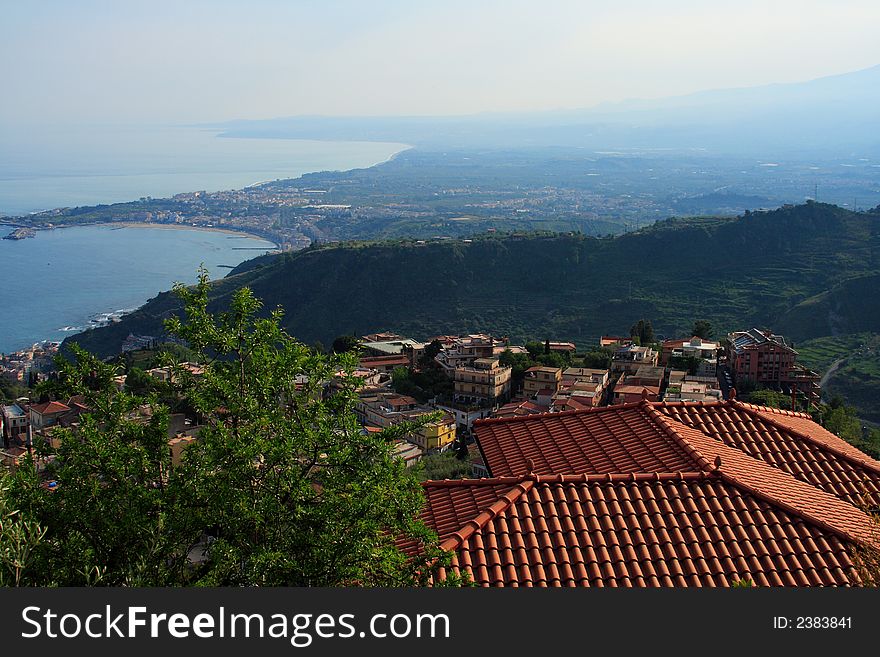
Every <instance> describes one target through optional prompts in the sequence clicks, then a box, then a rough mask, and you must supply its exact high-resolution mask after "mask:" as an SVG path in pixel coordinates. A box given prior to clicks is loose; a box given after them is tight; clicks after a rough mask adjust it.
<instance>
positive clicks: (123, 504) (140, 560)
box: [12, 272, 444, 586]
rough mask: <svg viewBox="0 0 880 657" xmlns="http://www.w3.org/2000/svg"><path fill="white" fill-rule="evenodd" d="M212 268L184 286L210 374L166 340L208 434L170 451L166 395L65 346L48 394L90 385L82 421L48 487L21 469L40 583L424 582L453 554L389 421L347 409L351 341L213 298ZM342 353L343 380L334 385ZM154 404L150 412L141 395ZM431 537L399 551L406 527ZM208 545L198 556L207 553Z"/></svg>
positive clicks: (179, 322)
mask: <svg viewBox="0 0 880 657" xmlns="http://www.w3.org/2000/svg"><path fill="white" fill-rule="evenodd" d="M209 288H210V285H209V282H208V280H207V275H206V274H205V273H204V272H202V273H201V275H200V279H199V283H198V285H197V286H195V287H194V288H193V289H187V288H184V287H182V286H177V288H176V291H177V293H178V294H179V295H180V296H181V298H182V299H183V301H184V306H185V312H186V318H185V319H180V318H172V319H170V320H168V322H167V323H166V328H167V330H168V331H169V332H170V333H171V334H172V335H175V336H176V337H178V338H180V339H182V340H186V342H187V343H188V344H189V346H190V348H191V349H192V351H193V352H194V353H195V354H196V357H197V360H198V361H199V362H200V363H202V364H203V373H202V374H201V375H200V376H193V375H192V374H191V373H190V372H189V371H188V370H187V369H185V368H183V367H181V366H180V364H179V363H178V362H175V361H174V360H173V357H172V356H170V355H169V357H168V361H167V363H166V366H169V367H172V368H173V369H174V377H173V380H174V383H173V387H174V388H175V390H176V393H177V394H178V395H180V396H184V397H186V398H187V401H188V403H189V404H190V405H191V406H192V408H193V409H194V410H195V411H196V412H197V413H198V416H199V417H201V418H203V426H202V427H201V431H200V434H199V439H198V440H197V441H194V442H193V443H190V444H189V446H188V447H186V449H185V450H184V451H183V453H182V459H181V462H180V463H179V464H172V461H171V455H170V450H169V448H168V442H167V440H168V432H167V429H168V409H167V408H165V407H164V406H162V405H161V404H160V403H158V400H157V399H156V398H155V397H148V398H142V397H138V396H135V395H132V394H130V393H128V392H119V391H117V390H116V388H115V386H114V385H113V382H112V379H113V376H114V375H115V373H116V371H115V368H114V367H112V366H110V365H107V364H105V363H102V362H101V361H98V360H97V359H95V358H93V357H92V356H90V355H89V354H87V353H85V352H84V351H81V350H78V349H74V355H75V361H74V362H59V368H60V375H59V377H58V381H57V382H56V383H55V384H54V385H55V388H54V392H55V394H60V393H63V394H83V395H84V396H85V397H86V403H87V406H88V407H89V409H90V412H89V413H86V414H84V415H83V416H81V426H80V427H79V429H78V430H77V431H76V432H75V433H74V432H73V431H71V430H66V431H62V432H60V433H59V435H60V437H61V439H62V440H61V445H60V447H58V448H57V449H56V450H53V449H51V448H50V447H49V446H47V445H43V446H41V447H40V450H39V451H40V454H41V455H48V454H50V453H51V454H52V455H53V456H54V457H55V463H56V465H55V466H54V470H53V472H52V474H53V476H54V477H55V479H56V481H57V483H58V485H57V486H56V487H55V488H54V489H53V490H51V491H50V490H47V489H46V488H45V487H43V486H42V485H41V480H40V477H38V475H37V473H36V471H35V468H33V467H27V466H25V467H22V468H19V470H18V471H17V472H16V475H15V482H14V486H13V490H12V493H14V499H15V500H16V501H17V503H19V504H20V506H19V508H21V510H22V512H23V513H25V514H26V515H27V516H28V517H29V518H33V519H35V520H36V521H38V522H39V523H40V526H42V527H45V528H46V536H45V539H44V540H43V541H41V543H40V545H39V549H38V550H37V553H36V559H37V566H38V567H37V568H35V569H34V570H35V571H36V572H39V573H42V579H41V580H39V581H38V582H37V583H50V581H49V579H48V578H50V577H51V578H52V579H51V583H57V584H62V585H81V584H94V583H100V584H111V585H128V586H152V585H180V584H200V585H231V586H256V585H259V586H271V585H294V586H334V585H367V586H375V585H382V586H396V585H403V584H408V583H413V582H419V581H423V580H424V577H425V576H426V574H427V573H429V572H430V568H429V567H428V564H430V563H436V561H435V560H436V559H438V558H440V559H442V558H444V555H443V554H441V553H440V552H439V550H438V549H437V547H436V537H435V536H433V535H432V534H431V533H430V532H429V531H428V530H427V528H426V527H425V526H424V525H423V524H422V523H421V522H419V521H418V520H417V518H418V513H419V510H420V506H421V503H422V491H421V488H420V486H419V485H418V484H417V482H416V481H415V479H414V478H413V477H412V476H411V474H410V473H409V472H407V470H406V468H405V465H404V463H403V462H402V461H401V460H400V459H397V458H395V457H394V455H393V451H392V444H391V441H390V440H388V439H389V438H392V437H396V436H398V435H401V436H402V435H404V434H406V433H408V432H409V431H411V430H412V426H411V425H400V426H397V427H394V428H393V429H391V430H387V431H386V432H384V433H383V434H379V435H376V434H373V433H368V432H364V431H362V429H361V427H360V426H359V424H358V422H357V419H356V416H355V414H354V412H353V409H354V404H355V400H356V393H355V388H356V380H355V379H354V377H353V376H351V372H352V371H353V369H354V366H355V358H354V356H353V355H350V354H348V355H339V356H334V357H326V356H323V355H321V354H318V353H316V352H315V351H314V350H312V349H310V348H309V347H307V346H305V345H303V344H301V343H299V342H297V341H296V340H294V339H292V338H291V337H290V336H289V335H287V334H286V333H285V332H284V331H283V329H282V328H281V319H282V313H281V311H280V309H279V310H275V311H273V312H272V313H271V314H270V315H269V316H268V317H266V318H258V316H257V315H258V312H259V310H260V305H261V304H260V302H259V301H258V300H257V299H256V298H255V297H254V296H253V294H252V293H251V291H250V290H249V289H247V288H244V289H241V290H238V291H237V292H236V293H235V294H234V295H233V297H232V299H231V302H230V306H229V309H228V310H227V311H225V312H221V313H218V314H216V315H214V314H211V313H209V312H208V310H207V305H208V291H209ZM340 370H343V371H345V372H346V373H347V376H345V377H343V384H342V386H341V387H340V388H339V389H336V388H334V389H332V390H331V389H329V388H326V387H325V382H328V381H330V380H331V379H333V378H334V377H335V375H336V374H337V373H338V372H339V371H340ZM147 407H149V408H151V409H152V412H151V413H150V414H148V416H147V417H145V416H144V409H145V408H147ZM398 537H406V538H412V539H416V540H417V541H418V542H419V543H420V544H421V545H422V546H423V547H424V549H423V551H422V553H421V554H420V555H418V556H417V557H416V558H410V555H407V554H404V553H403V552H402V551H401V550H400V549H399V548H398V547H397V545H396V542H395V541H396V538H398ZM202 555H203V556H202Z"/></svg>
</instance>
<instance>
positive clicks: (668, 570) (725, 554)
mask: <svg viewBox="0 0 880 657" xmlns="http://www.w3.org/2000/svg"><path fill="white" fill-rule="evenodd" d="M475 429H476V432H477V436H478V439H479V441H480V445H481V452H482V454H483V455H484V458H485V460H486V465H487V466H488V467H489V469H490V472H491V474H492V475H493V477H494V478H489V479H481V480H465V481H443V482H426V483H425V484H424V486H425V493H426V496H427V500H428V505H427V508H426V510H425V512H424V513H423V516H422V517H423V519H424V520H425V521H426V522H427V523H428V524H429V525H430V526H431V527H433V528H434V529H435V530H436V531H437V533H438V535H439V537H440V539H441V542H442V546H443V547H444V548H445V549H447V550H450V551H451V552H452V553H453V555H454V558H453V563H452V568H453V570H455V571H457V572H461V571H466V572H467V573H468V574H469V576H470V577H471V578H473V580H474V581H475V582H476V583H477V584H479V585H481V586H730V585H732V584H734V583H735V582H736V581H737V580H740V579H748V580H751V581H753V582H754V583H755V584H756V585H758V586H817V585H849V584H858V583H859V576H858V573H857V571H856V569H855V568H854V567H853V562H852V550H853V548H854V547H855V546H863V547H864V546H872V547H873V548H875V549H876V548H880V531H878V526H877V525H876V523H874V522H872V520H871V519H870V518H869V517H868V516H867V515H866V514H865V513H864V512H863V511H861V510H859V509H858V508H856V506H854V504H859V503H861V502H863V498H862V497H861V496H860V494H859V491H861V490H868V491H876V490H880V484H878V481H880V476H878V475H880V463H878V462H876V461H873V460H872V459H870V458H868V457H867V456H865V455H863V454H861V453H860V452H858V451H857V450H854V448H852V447H850V446H849V445H847V444H846V443H844V442H843V441H842V440H841V439H840V438H837V437H836V436H834V435H833V434H830V433H829V432H827V431H826V430H824V429H822V428H821V427H819V426H818V425H816V424H815V423H814V422H812V420H811V419H810V418H809V416H807V415H804V414H798V413H790V412H786V411H776V410H773V409H767V408H763V407H756V406H750V405H747V404H742V403H739V402H736V401H729V402H717V403H705V404H704V403H690V404H689V403H681V402H679V403H673V404H662V403H650V402H647V401H642V402H639V403H635V404H624V405H621V406H615V407H608V408H597V409H589V410H581V411H569V412H562V413H551V414H542V415H535V416H526V417H518V418H503V419H492V420H481V421H478V422H476V423H475ZM860 486H861V487H864V488H859V487H860ZM872 486H873V488H871V487H872ZM875 504H876V502H875ZM443 576H445V572H443V571H441V572H440V573H439V577H443Z"/></svg>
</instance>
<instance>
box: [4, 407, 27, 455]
mask: <svg viewBox="0 0 880 657" xmlns="http://www.w3.org/2000/svg"><path fill="white" fill-rule="evenodd" d="M27 432H28V416H27V413H25V412H24V411H23V410H22V409H21V406H19V405H18V404H10V405H8V406H0V434H2V436H0V437H2V439H3V446H4V447H9V446H11V445H16V444H18V445H21V444H24V443H25V442H26V441H27Z"/></svg>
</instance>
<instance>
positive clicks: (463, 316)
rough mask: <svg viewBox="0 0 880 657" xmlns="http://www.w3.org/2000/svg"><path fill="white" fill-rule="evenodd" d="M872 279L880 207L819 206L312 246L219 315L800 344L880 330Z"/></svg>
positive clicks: (220, 292)
mask: <svg viewBox="0 0 880 657" xmlns="http://www.w3.org/2000/svg"><path fill="white" fill-rule="evenodd" d="M873 276H880V211H877V210H875V211H872V212H862V213H854V212H850V211H848V210H844V209H842V208H839V207H837V206H831V205H826V204H821V203H807V204H805V205H800V206H788V207H783V208H780V209H778V210H773V211H767V212H751V213H746V214H744V215H742V216H740V217H736V218H719V217H705V218H672V219H668V220H664V221H660V222H657V223H655V224H654V225H652V226H649V227H646V228H643V229H640V230H638V231H635V232H633V233H628V234H625V235H622V236H618V237H614V238H595V237H585V236H583V235H578V234H571V233H569V234H529V235H525V234H510V235H503V236H495V237H490V236H475V237H474V238H473V239H470V240H436V241H422V240H418V241H417V240H400V241H396V242H379V243H363V242H357V243H340V244H334V245H327V246H319V247H312V248H309V249H306V250H304V251H299V252H295V253H287V254H281V255H278V256H274V257H263V258H260V259H258V260H257V261H256V262H248V263H243V264H242V265H240V266H239V267H238V268H236V269H235V270H233V271H232V272H230V274H229V275H228V276H227V277H226V278H224V279H220V280H219V281H216V282H215V283H214V284H213V291H212V303H211V305H212V308H214V309H220V308H222V307H223V305H224V303H225V302H227V301H228V299H229V296H230V295H231V294H232V292H233V291H234V290H235V289H237V288H239V287H241V286H244V285H247V286H248V287H250V288H251V289H252V290H253V291H254V293H255V294H256V296H258V297H260V298H262V299H263V300H264V302H265V308H264V310H266V311H268V310H269V309H271V308H274V307H275V306H276V305H281V306H283V307H284V309H285V311H286V315H285V319H284V325H285V327H286V328H287V329H288V331H289V332H291V334H293V335H294V336H296V337H298V338H300V339H301V340H303V341H304V342H314V341H321V342H323V343H324V344H329V342H330V341H332V340H333V338H334V337H336V336H338V335H340V334H343V333H356V334H366V333H369V332H372V331H378V330H386V329H388V330H395V331H399V332H403V333H408V334H411V335H412V336H413V337H416V338H426V337H429V336H430V335H436V334H440V333H452V332H475V331H489V332H493V333H496V334H499V335H508V336H510V337H512V338H514V339H518V340H521V339H526V338H540V339H543V338H545V337H553V338H559V339H571V340H574V341H575V342H578V343H581V344H584V343H591V342H593V341H594V340H595V339H596V338H597V337H598V336H599V335H600V334H602V333H605V332H615V333H616V332H621V331H626V330H628V328H629V326H630V325H631V324H632V323H633V322H634V321H636V320H637V319H640V318H643V317H644V318H647V319H651V320H652V322H653V323H654V325H655V327H656V329H657V330H658V332H659V333H661V334H666V335H669V336H672V335H680V334H684V332H686V331H687V330H689V327H690V324H691V323H692V322H693V321H694V320H695V319H709V320H710V321H712V323H713V324H714V325H715V326H716V330H717V331H719V332H726V331H727V330H732V329H737V328H744V327H745V328H748V327H751V326H753V325H760V326H770V327H773V328H777V329H779V328H780V327H782V328H783V329H784V330H785V331H786V332H787V334H788V335H789V337H791V338H792V339H794V340H804V339H807V338H812V337H820V336H822V335H830V334H832V333H834V332H835V331H839V332H854V331H852V330H851V329H852V328H853V327H858V330H870V331H880V300H878V299H876V295H868V296H867V297H866V296H865V294H864V288H863V284H860V283H859V281H861V280H862V279H866V280H870V278H871V277H873ZM823 294H824V295H825V296H824V297H823V296H822V295H823ZM832 300H834V304H832V303H831V301H832ZM179 310H180V305H179V303H178V302H177V300H176V299H175V298H174V297H173V296H172V295H171V294H170V293H168V292H165V293H162V294H160V295H158V296H157V297H156V298H154V299H152V300H150V301H149V302H148V303H147V304H145V305H144V306H143V307H141V308H140V309H138V310H137V311H136V312H134V313H132V314H131V315H128V316H126V317H124V318H123V319H122V321H121V322H119V323H117V324H113V325H111V326H108V327H104V328H100V329H94V330H91V331H88V332H85V333H82V334H78V335H76V336H73V337H71V338H68V340H67V341H66V343H69V342H71V341H76V342H78V343H80V344H81V345H82V346H84V347H86V348H87V349H89V350H91V351H94V352H95V353H98V354H99V355H102V356H109V355H112V354H114V353H116V352H117V351H118V350H119V345H120V344H121V342H122V340H123V339H124V338H125V337H126V336H127V335H128V333H129V332H132V333H141V334H148V335H158V334H159V332H161V326H162V320H163V319H164V318H167V317H168V316H170V315H171V314H174V313H177V312H179ZM835 316H836V319H834V317H835ZM832 320H833V321H832ZM835 322H836V323H835Z"/></svg>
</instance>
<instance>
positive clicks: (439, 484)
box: [422, 476, 525, 488]
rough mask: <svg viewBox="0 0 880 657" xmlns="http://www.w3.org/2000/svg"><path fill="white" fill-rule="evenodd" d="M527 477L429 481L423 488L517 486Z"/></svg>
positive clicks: (424, 482) (423, 484) (425, 482)
mask: <svg viewBox="0 0 880 657" xmlns="http://www.w3.org/2000/svg"><path fill="white" fill-rule="evenodd" d="M524 478H525V477H513V476H511V477H480V478H479V479H473V478H469V479H428V480H427V481H423V482H422V487H423V488H428V487H431V488H458V487H464V486H477V485H482V486H499V485H504V484H510V485H511V486H513V485H516V484H518V483H520V482H522V480H523V479H524Z"/></svg>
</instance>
